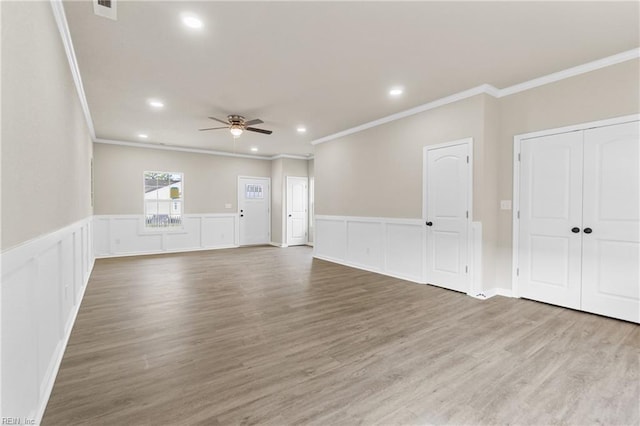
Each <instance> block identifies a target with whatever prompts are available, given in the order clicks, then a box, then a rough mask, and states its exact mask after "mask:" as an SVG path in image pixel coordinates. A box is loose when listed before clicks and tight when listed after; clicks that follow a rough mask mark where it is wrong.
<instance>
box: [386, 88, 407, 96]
mask: <svg viewBox="0 0 640 426" xmlns="http://www.w3.org/2000/svg"><path fill="white" fill-rule="evenodd" d="M403 92H404V90H403V89H402V87H394V88H393V89H391V90H389V94H390V95H391V96H400V95H402V93H403Z"/></svg>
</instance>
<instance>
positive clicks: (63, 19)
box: [50, 0, 96, 140]
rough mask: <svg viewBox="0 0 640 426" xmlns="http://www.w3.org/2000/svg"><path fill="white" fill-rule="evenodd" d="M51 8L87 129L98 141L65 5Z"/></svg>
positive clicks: (55, 2) (58, 1)
mask: <svg viewBox="0 0 640 426" xmlns="http://www.w3.org/2000/svg"><path fill="white" fill-rule="evenodd" d="M50 3H51V8H52V9H53V17H54V19H55V21H56V25H57V26H58V31H59V32H60V38H61V39H62V44H63V46H64V51H65V53H66V54H67V61H68V62H69V68H70V69H71V76H72V77H73V82H74V83H75V86H76V91H77V92H78V98H79V100H80V106H81V107H82V112H83V114H84V119H85V121H86V122H87V128H88V129H89V135H90V136H91V140H95V139H96V131H95V129H94V127H93V119H92V118H91V111H90V110H89V104H88V103H87V96H86V95H85V93H84V86H83V85H82V76H81V75H80V68H79V67H78V61H77V59H76V52H75V50H74V49H73V41H71V33H70V32H69V24H68V23H67V15H65V13H64V5H63V4H62V0H51V1H50Z"/></svg>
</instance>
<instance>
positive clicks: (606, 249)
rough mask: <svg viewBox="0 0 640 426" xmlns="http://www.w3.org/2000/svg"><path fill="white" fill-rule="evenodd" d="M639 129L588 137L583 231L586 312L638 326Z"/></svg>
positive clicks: (600, 131) (623, 127)
mask: <svg viewBox="0 0 640 426" xmlns="http://www.w3.org/2000/svg"><path fill="white" fill-rule="evenodd" d="M638 124H639V123H638V122H634V123H625V124H619V125H615V126H607V127H600V128H596V129H591V130H586V131H585V132H584V190H583V191H584V218H583V229H582V241H583V249H582V250H583V264H582V265H583V269H582V276H583V279H582V309H584V310H585V311H589V312H595V313H598V314H603V315H608V316H612V317H616V318H621V319H625V320H628V321H635V322H640V274H639V270H640V264H639V259H640V250H639V247H640V226H639V225H640V184H639V182H640V174H639V172H638V165H639V164H640V149H639V146H640V135H639V131H638ZM589 231H591V232H589Z"/></svg>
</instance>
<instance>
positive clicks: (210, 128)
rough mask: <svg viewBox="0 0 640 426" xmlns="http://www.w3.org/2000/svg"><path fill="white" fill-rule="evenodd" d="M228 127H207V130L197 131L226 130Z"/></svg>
mask: <svg viewBox="0 0 640 426" xmlns="http://www.w3.org/2000/svg"><path fill="white" fill-rule="evenodd" d="M228 128H229V127H227V126H225V127H209V128H208V129H198V130H200V131H203V130H218V129H228Z"/></svg>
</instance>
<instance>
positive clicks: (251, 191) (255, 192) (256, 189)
mask: <svg viewBox="0 0 640 426" xmlns="http://www.w3.org/2000/svg"><path fill="white" fill-rule="evenodd" d="M244 193H245V195H244V198H247V199H249V198H264V192H263V190H262V185H261V184H256V183H248V184H246V185H245V187H244Z"/></svg>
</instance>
